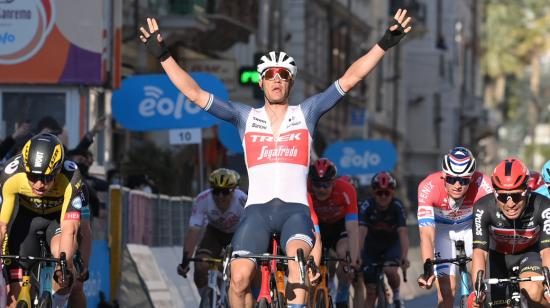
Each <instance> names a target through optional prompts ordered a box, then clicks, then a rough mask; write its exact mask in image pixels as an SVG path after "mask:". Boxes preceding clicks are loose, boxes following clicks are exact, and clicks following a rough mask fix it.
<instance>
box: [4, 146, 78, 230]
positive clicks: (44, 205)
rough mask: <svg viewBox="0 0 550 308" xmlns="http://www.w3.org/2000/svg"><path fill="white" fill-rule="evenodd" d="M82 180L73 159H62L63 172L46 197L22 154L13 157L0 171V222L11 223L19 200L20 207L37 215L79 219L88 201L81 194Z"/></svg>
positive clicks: (61, 219) (61, 218)
mask: <svg viewBox="0 0 550 308" xmlns="http://www.w3.org/2000/svg"><path fill="white" fill-rule="evenodd" d="M82 185H84V184H83V182H82V179H81V176H80V172H79V171H78V170H77V166H76V164H75V163H74V162H72V161H69V160H66V161H64V162H63V167H62V168H61V171H60V172H59V174H58V175H57V176H56V178H55V180H54V184H53V186H52V188H51V189H50V190H49V191H48V192H46V194H45V195H44V196H37V195H35V194H34V193H33V192H32V188H31V186H30V184H29V181H28V179H27V174H26V173H25V166H24V164H23V158H22V157H21V155H17V156H14V157H13V158H11V159H10V160H9V161H8V162H7V163H6V165H5V167H4V169H2V171H1V173H0V186H1V189H2V191H1V198H2V199H1V204H2V209H1V211H0V221H1V222H3V223H5V224H8V223H9V222H10V220H11V219H12V218H13V217H12V214H13V211H14V208H15V204H16V198H18V199H19V206H23V207H25V208H27V209H28V210H30V211H32V212H34V213H36V214H38V215H47V214H51V213H55V212H59V214H60V222H61V221H63V220H64V219H67V220H80V209H81V208H82V206H83V203H84V202H86V200H85V198H84V195H83V194H82Z"/></svg>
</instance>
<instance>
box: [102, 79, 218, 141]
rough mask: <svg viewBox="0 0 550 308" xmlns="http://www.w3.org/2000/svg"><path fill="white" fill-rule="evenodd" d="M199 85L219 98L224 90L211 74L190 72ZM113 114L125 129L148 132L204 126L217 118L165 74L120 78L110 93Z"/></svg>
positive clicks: (214, 122)
mask: <svg viewBox="0 0 550 308" xmlns="http://www.w3.org/2000/svg"><path fill="white" fill-rule="evenodd" d="M190 75H191V77H192V78H193V79H194V80H195V81H196V82H197V83H198V84H199V86H200V87H201V88H203V89H204V90H205V91H208V92H210V93H212V94H214V95H215V96H217V97H219V98H221V99H227V98H228V94H227V89H226V88H225V86H224V85H223V83H222V82H221V81H220V80H219V79H218V78H216V77H215V76H214V75H211V74H208V73H190ZM112 105H113V116H114V117H115V119H116V120H117V121H118V122H119V123H120V124H122V126H124V127H125V128H127V129H129V130H133V131H150V130H161V129H171V128H204V127H210V126H212V125H215V124H219V123H220V122H221V120H219V119H217V118H215V117H214V116H212V115H210V114H209V113H207V112H206V111H204V110H202V109H201V108H200V107H198V106H197V105H195V104H194V103H193V102H191V101H190V100H189V99H188V98H187V97H186V96H185V95H183V94H182V93H181V92H180V91H179V90H178V89H177V88H176V87H175V86H174V85H173V84H172V82H171V81H170V79H168V76H167V75H166V74H154V75H138V76H135V77H131V78H127V79H124V80H123V81H122V87H121V88H120V89H119V90H117V91H115V92H114V93H113V102H112Z"/></svg>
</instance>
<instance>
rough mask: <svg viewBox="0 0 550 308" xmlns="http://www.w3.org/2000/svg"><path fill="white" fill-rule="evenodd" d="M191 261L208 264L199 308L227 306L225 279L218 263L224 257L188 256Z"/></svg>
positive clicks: (221, 262)
mask: <svg viewBox="0 0 550 308" xmlns="http://www.w3.org/2000/svg"><path fill="white" fill-rule="evenodd" d="M189 261H191V262H204V263H207V264H208V286H207V287H206V289H205V291H204V292H203V293H202V294H201V302H200V304H199V308H216V307H221V308H226V307H227V308H228V307H229V297H228V295H227V281H226V280H224V279H222V277H221V275H220V270H219V268H220V265H222V264H223V263H224V261H225V259H220V258H189Z"/></svg>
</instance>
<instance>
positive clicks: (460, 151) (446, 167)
mask: <svg viewBox="0 0 550 308" xmlns="http://www.w3.org/2000/svg"><path fill="white" fill-rule="evenodd" d="M441 167H442V169H443V172H445V173H446V174H448V175H450V176H460V177H467V176H471V175H472V174H474V172H475V171H476V159H475V158H474V155H473V154H472V152H470V150H468V149H467V148H465V147H455V148H453V149H452V150H451V151H450V152H449V154H447V155H445V157H443V163H442V164H441Z"/></svg>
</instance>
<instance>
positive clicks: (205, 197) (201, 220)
mask: <svg viewBox="0 0 550 308" xmlns="http://www.w3.org/2000/svg"><path fill="white" fill-rule="evenodd" d="M245 203H246V194H245V193H244V192H243V191H242V190H240V189H238V188H237V189H235V191H234V192H233V198H231V203H230V204H229V208H228V209H227V210H226V211H225V212H223V213H222V212H221V211H220V209H219V208H218V207H217V206H216V203H215V202H214V198H213V197H212V189H207V190H205V191H203V192H202V193H200V194H199V195H198V196H197V197H196V198H195V201H194V202H193V211H192V212H191V217H190V218H189V226H190V227H196V228H202V227H204V226H205V225H207V224H208V225H210V226H211V227H213V228H216V229H218V230H220V231H222V232H225V233H233V232H235V230H237V225H238V223H239V220H240V219H241V217H242V216H243V214H244V204H245Z"/></svg>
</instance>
